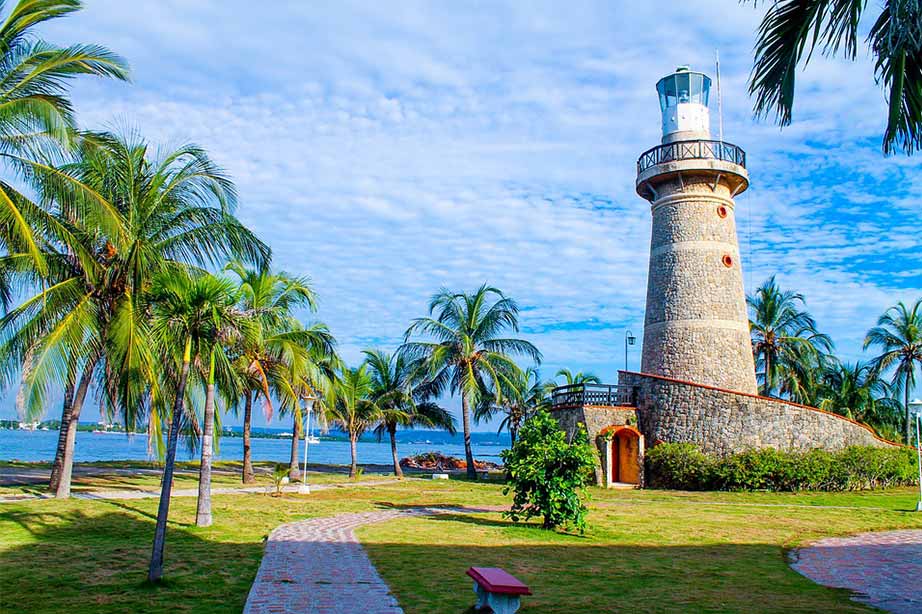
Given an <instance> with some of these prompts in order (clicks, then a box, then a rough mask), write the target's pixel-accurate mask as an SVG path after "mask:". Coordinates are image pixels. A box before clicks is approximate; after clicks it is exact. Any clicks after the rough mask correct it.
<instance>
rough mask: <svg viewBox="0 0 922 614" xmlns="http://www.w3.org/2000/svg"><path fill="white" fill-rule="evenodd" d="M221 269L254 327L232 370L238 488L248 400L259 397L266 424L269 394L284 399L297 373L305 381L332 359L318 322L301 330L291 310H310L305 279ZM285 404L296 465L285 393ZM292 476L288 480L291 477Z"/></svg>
mask: <svg viewBox="0 0 922 614" xmlns="http://www.w3.org/2000/svg"><path fill="white" fill-rule="evenodd" d="M226 269H227V270H228V271H229V272H231V273H232V274H233V275H234V276H235V277H236V280H237V283H238V288H239V291H240V295H241V305H240V306H241V308H242V309H243V310H244V311H246V312H248V313H251V314H252V315H253V317H254V322H255V324H256V330H255V334H254V335H253V336H252V337H250V338H248V339H247V340H246V343H245V344H244V345H242V346H241V347H240V348H238V350H237V351H238V358H237V365H238V370H239V371H240V373H241V375H242V379H243V382H244V399H243V401H244V414H243V472H242V478H243V482H244V483H248V482H252V481H253V479H254V476H253V461H252V457H251V451H250V450H251V447H250V429H251V424H252V415H253V400H254V399H255V398H258V397H260V396H261V397H262V399H263V406H264V409H265V414H266V417H267V419H269V418H271V416H272V412H273V409H272V393H273V391H275V392H276V395H277V396H278V395H283V394H286V390H287V389H288V388H291V387H292V386H293V385H294V381H293V380H292V378H296V377H298V369H297V368H295V369H294V370H292V368H293V367H300V369H301V371H304V370H307V371H308V373H302V374H301V375H305V376H306V377H307V378H308V379H310V376H311V374H313V375H314V377H315V378H316V377H320V374H321V372H322V371H323V368H322V366H321V365H322V364H323V363H324V360H326V359H328V358H330V357H333V356H335V341H334V340H333V337H332V335H331V334H330V331H329V329H328V328H327V327H326V326H325V325H324V324H322V323H313V324H311V325H309V326H306V327H305V326H302V325H301V324H300V323H299V322H298V320H297V319H296V318H295V316H294V311H295V310H296V309H299V308H307V309H309V310H310V311H316V309H317V299H316V295H315V294H314V290H313V288H311V286H310V280H309V279H308V278H306V277H294V276H291V275H288V274H287V273H284V272H273V271H271V270H269V269H268V268H250V267H247V266H246V265H244V264H243V263H241V262H231V263H230V264H228V265H227V267H226ZM286 398H288V399H289V400H290V401H291V402H290V404H289V405H287V406H286V407H289V408H291V409H292V412H291V413H292V415H293V416H295V418H296V419H295V425H296V426H295V432H294V437H293V440H292V455H293V458H294V459H295V463H296V462H297V435H298V431H297V424H299V423H300V420H299V416H300V406H301V400H300V398H298V396H297V395H290V394H288V395H287V397H286ZM296 477H297V476H296V475H292V478H293V479H294V478H296Z"/></svg>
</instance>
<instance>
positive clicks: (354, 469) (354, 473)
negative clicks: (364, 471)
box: [349, 433, 359, 480]
mask: <svg viewBox="0 0 922 614" xmlns="http://www.w3.org/2000/svg"><path fill="white" fill-rule="evenodd" d="M356 439H358V438H357V437H356V436H355V434H354V433H349V449H350V451H351V452H352V466H351V467H349V477H350V478H352V479H353V480H354V479H355V478H356V477H358V475H359V463H358V452H357V450H356V445H355V440H356Z"/></svg>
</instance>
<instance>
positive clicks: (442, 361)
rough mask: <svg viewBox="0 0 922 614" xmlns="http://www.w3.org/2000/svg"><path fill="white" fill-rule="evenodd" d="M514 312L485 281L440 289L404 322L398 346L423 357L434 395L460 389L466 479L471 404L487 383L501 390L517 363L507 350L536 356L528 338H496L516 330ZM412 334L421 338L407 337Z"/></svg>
mask: <svg viewBox="0 0 922 614" xmlns="http://www.w3.org/2000/svg"><path fill="white" fill-rule="evenodd" d="M432 316H435V317H432ZM518 316H519V308H518V305H516V303H515V301H514V300H512V299H511V298H509V297H507V296H505V295H504V294H503V293H502V292H501V291H499V290H498V289H497V288H494V287H491V286H487V285H486V284H484V285H483V286H480V288H478V289H477V290H476V291H475V292H474V293H473V294H464V293H462V292H451V291H449V290H442V291H441V292H439V293H438V294H436V295H435V296H433V297H432V300H431V301H430V302H429V317H425V318H417V319H415V320H413V322H412V323H411V324H410V327H409V328H408V329H407V332H406V334H405V339H404V344H403V346H402V348H401V351H402V352H405V353H406V354H407V356H408V359H409V360H417V359H422V360H424V361H425V362H424V364H425V369H426V372H427V378H428V379H429V381H430V384H429V386H430V389H431V391H432V393H433V394H434V395H438V394H441V393H443V392H451V393H452V394H456V393H460V395H461V416H462V425H463V427H464V454H465V458H466V460H467V475H468V477H469V478H472V479H476V478H477V470H476V468H475V467H474V453H473V450H472V448H471V412H472V408H475V407H477V406H478V405H479V404H480V402H481V399H482V397H483V396H484V394H485V391H486V390H487V389H488V388H489V389H492V390H493V393H494V394H495V395H500V394H502V383H501V382H502V378H503V377H504V376H506V377H508V376H509V375H510V374H512V373H513V372H514V371H515V370H516V369H517V368H518V367H517V366H516V364H515V362H514V361H513V359H512V356H513V355H521V356H527V357H529V358H531V359H532V360H534V361H535V363H538V362H540V360H541V353H540V352H539V351H538V349H537V348H536V347H535V346H534V345H532V344H531V343H529V342H528V341H524V340H522V339H515V338H508V337H500V335H501V334H502V333H503V332H504V331H506V330H507V329H508V330H511V331H512V332H518V330H519V317H518ZM414 335H420V336H422V337H423V338H422V339H419V340H415V341H413V340H411V338H412V337H413V336H414ZM497 400H499V399H497Z"/></svg>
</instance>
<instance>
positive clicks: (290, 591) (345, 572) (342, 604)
mask: <svg viewBox="0 0 922 614" xmlns="http://www.w3.org/2000/svg"><path fill="white" fill-rule="evenodd" d="M502 509H506V508H503V507H497V508H492V507H484V508H426V507H420V508H410V509H400V510H384V511H380V512H363V513H355V514H340V515H338V516H332V517H328V518H312V519H310V520H302V521H299V522H292V523H289V524H283V525H282V526H280V527H278V528H276V529H275V530H274V531H272V533H271V534H270V535H269V539H268V541H267V542H266V550H265V552H264V553H263V560H262V563H261V564H260V566H259V571H258V572H257V573H256V580H254V581H253V586H252V588H250V594H249V596H248V597H247V602H246V606H245V607H244V609H243V612H244V614H294V613H295V612H297V613H298V614H353V613H355V612H359V613H361V614H403V609H401V607H400V606H399V605H398V604H397V600H396V599H395V598H394V596H393V595H391V594H390V589H388V587H387V584H385V582H384V580H383V579H382V578H381V576H379V575H378V572H377V571H376V570H375V568H374V565H372V563H371V560H370V559H369V558H368V555H367V554H365V550H364V549H363V548H362V546H361V544H359V542H358V539H356V537H355V531H354V529H355V528H356V527H360V526H362V525H366V524H371V523H375V522H383V521H385V520H391V519H394V518H399V517H407V516H427V515H432V514H440V513H458V512H465V513H476V512H493V511H498V510H502Z"/></svg>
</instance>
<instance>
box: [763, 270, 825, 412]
mask: <svg viewBox="0 0 922 614" xmlns="http://www.w3.org/2000/svg"><path fill="white" fill-rule="evenodd" d="M746 301H747V303H748V304H749V309H750V313H751V316H750V319H749V329H750V334H751V335H752V351H753V354H754V356H755V361H756V369H757V370H760V371H761V373H760V374H759V376H760V379H761V382H762V390H761V393H762V394H763V395H766V396H769V395H771V394H773V393H774V392H775V390H776V389H780V388H783V389H781V390H779V392H781V393H782V394H784V393H785V392H788V393H790V391H791V390H793V389H795V388H796V386H794V385H793V383H792V382H791V381H790V379H791V377H794V376H796V372H797V365H800V364H802V362H803V360H804V359H807V358H809V359H813V358H816V357H818V356H819V355H820V354H822V353H824V352H829V351H830V350H831V349H832V340H831V339H830V338H829V337H828V336H827V335H824V334H822V333H819V332H817V330H816V321H815V320H814V319H813V316H811V315H810V314H809V312H807V311H806V310H804V309H801V307H802V306H804V305H805V302H804V297H803V295H802V294H799V293H796V292H790V291H782V290H781V289H780V288H779V287H778V285H777V284H776V283H775V278H774V276H772V277H770V278H769V279H768V281H766V282H765V283H764V284H762V286H760V287H759V288H758V289H757V290H756V294H755V296H750V297H748V298H747V299H746ZM782 380H785V381H786V382H787V383H786V384H785V386H784V387H781V386H780V385H779V384H780V382H781V381H782Z"/></svg>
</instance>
